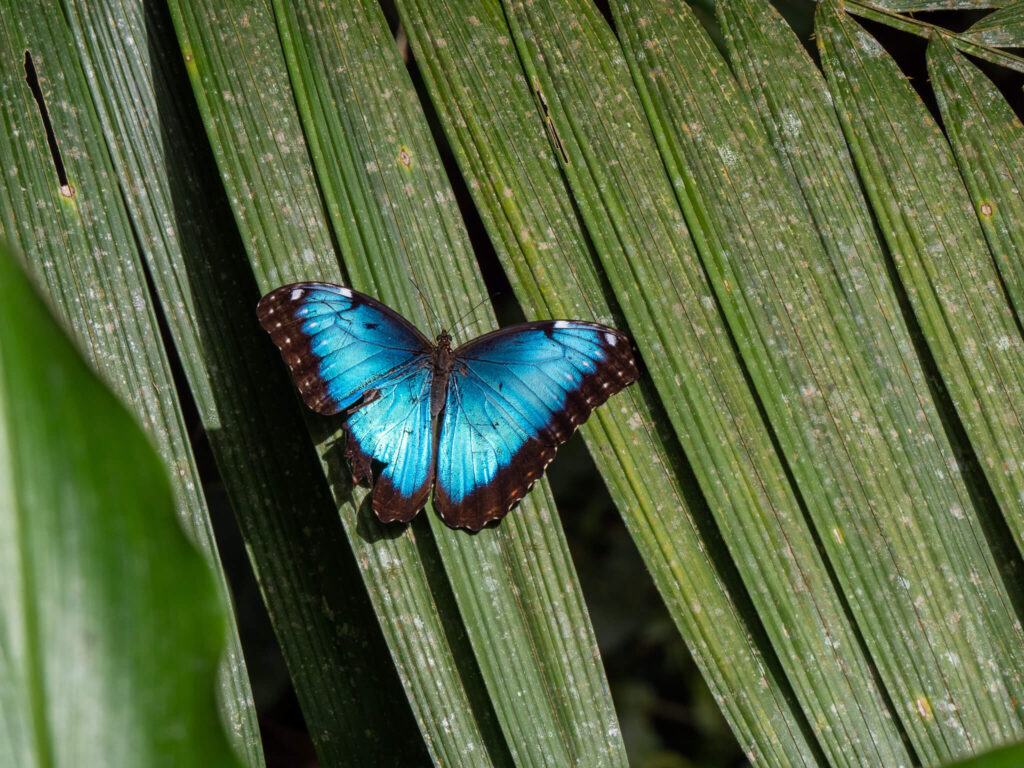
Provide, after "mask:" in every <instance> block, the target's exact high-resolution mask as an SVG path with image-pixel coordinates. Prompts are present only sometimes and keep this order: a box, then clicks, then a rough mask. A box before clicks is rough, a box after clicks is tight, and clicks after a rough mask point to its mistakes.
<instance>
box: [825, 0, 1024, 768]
mask: <svg viewBox="0 0 1024 768" xmlns="http://www.w3.org/2000/svg"><path fill="white" fill-rule="evenodd" d="M817 22H818V23H817V39H818V44H819V46H820V48H821V51H822V59H823V62H824V65H825V71H826V74H827V75H828V77H829V83H830V85H831V87H832V93H833V96H834V97H835V102H836V106H837V111H838V113H839V117H840V121H841V123H842V127H843V130H844V133H845V134H846V139H847V141H848V143H849V145H850V148H851V150H852V153H853V156H854V160H855V162H856V164H857V168H858V170H859V172H860V177H861V179H862V180H863V183H864V187H865V189H866V191H867V195H868V199H869V200H870V202H871V206H872V209H873V211H874V213H875V216H876V217H877V219H878V221H879V223H880V228H881V231H882V234H883V235H884V237H885V239H886V242H887V244H888V246H889V249H890V251H891V254H892V258H893V260H894V262H895V268H896V271H897V272H898V274H899V277H900V279H901V283H902V286H903V288H904V289H905V290H906V292H907V294H908V296H909V300H910V303H911V306H912V307H913V310H914V315H915V318H916V320H917V322H918V323H919V325H920V328H921V331H922V333H923V335H924V337H925V340H926V341H927V344H928V349H929V351H930V352H931V354H932V356H933V357H934V360H935V364H936V365H937V367H938V370H939V371H940V373H941V375H942V377H943V380H944V382H945V384H946V386H947V387H948V389H949V393H950V395H951V397H952V400H953V404H954V405H955V407H956V411H957V415H958V416H959V418H960V420H961V422H962V424H963V426H964V428H965V430H966V432H967V435H968V436H969V438H970V440H971V445H972V447H973V449H974V451H975V454H976V455H977V457H978V458H979V460H980V462H981V467H982V469H983V470H984V472H985V476H986V478H987V479H988V481H989V484H990V487H991V488H992V490H993V492H994V493H995V495H996V497H997V498H998V499H999V501H1000V504H1001V505H1002V506H1003V507H1004V508H1006V509H1019V508H1020V505H1021V503H1022V501H1021V499H1022V498H1024V497H1022V496H1021V495H1020V490H1021V489H1020V483H1021V479H1022V477H1024V468H1019V467H1018V464H1019V462H1017V461H1016V460H1015V459H1014V458H1013V456H1014V453H1015V451H1016V450H1017V446H1019V445H1020V444H1021V440H1022V438H1024V435H1022V434H1021V424H1022V422H1021V419H1020V413H1021V410H1022V406H1024V401H1022V384H1024V369H1022V367H1021V365H1020V362H1019V361H1020V359H1021V355H1020V351H1021V338H1020V332H1019V328H1018V327H1017V325H1016V323H1015V320H1014V316H1013V312H1012V310H1011V309H1010V307H1009V306H1008V304H1007V303H1006V301H1005V297H1004V295H1003V294H1002V293H1001V292H999V291H998V289H995V287H996V286H998V285H999V276H998V274H997V273H996V270H995V266H994V264H993V262H992V259H991V255H990V254H989V252H988V248H987V246H986V243H985V240H984V237H983V235H982V232H981V227H980V225H979V223H978V219H977V216H976V214H975V212H974V210H973V206H972V205H971V203H970V200H969V199H968V196H967V190H966V189H965V188H964V184H963V181H962V180H961V177H960V175H959V173H958V172H957V169H956V166H955V164H954V160H953V157H952V153H951V152H950V149H949V146H948V144H947V143H946V140H945V138H944V137H943V135H942V134H941V132H940V131H939V129H938V128H937V126H936V125H935V124H934V122H933V121H932V119H931V117H930V116H929V115H928V112H927V110H926V109H925V107H924V105H923V104H922V103H921V101H920V99H919V98H918V97H917V95H916V94H915V93H914V91H913V89H912V88H911V86H910V84H909V83H908V82H907V81H906V79H905V78H904V77H903V76H902V74H901V73H900V72H899V70H898V68H897V67H896V64H895V63H894V62H893V61H892V60H891V59H890V58H889V56H888V55H887V54H886V53H885V51H884V50H883V49H882V48H881V46H880V45H879V44H878V43H877V42H876V41H875V40H874V39H873V38H871V37H869V36H868V35H867V34H866V33H865V32H864V31H863V30H862V29H861V28H860V27H859V26H858V25H857V24H856V23H855V22H854V21H852V20H851V19H849V18H848V17H846V16H845V14H844V13H842V11H841V10H840V9H839V8H838V6H837V5H836V4H834V3H831V2H827V3H825V4H823V5H822V6H820V7H819V12H818V20H817ZM895 116H898V119H896V118H895ZM965 512H966V510H964V509H957V508H952V509H951V510H950V513H949V514H947V515H946V516H943V517H938V518H935V519H934V520H933V521H932V522H931V523H930V524H928V525H927V527H922V528H920V529H919V532H917V533H916V534H915V535H917V536H919V537H920V540H921V543H922V545H924V543H925V542H927V541H928V538H929V537H930V533H931V531H932V530H933V529H934V528H935V526H936V524H939V525H941V526H942V527H943V528H946V527H955V526H956V524H955V523H954V522H953V521H954V520H957V521H959V520H960V519H961V516H963V515H964V514H965ZM986 514H991V513H990V512H988V511H986ZM967 534H968V531H966V530H965V531H964V536H963V538H962V539H961V541H960V542H959V543H957V542H956V540H955V539H950V540H949V544H950V545H951V550H950V551H949V554H948V555H946V556H941V557H937V555H938V554H939V552H940V551H941V550H935V549H934V545H928V546H929V547H930V548H931V549H932V551H933V552H934V554H932V555H929V557H933V558H935V561H934V566H933V567H934V568H935V569H936V570H937V572H938V573H940V574H941V575H942V578H943V579H944V580H946V579H948V580H950V581H949V582H948V583H949V587H947V588H946V595H945V596H944V597H942V598H941V600H940V604H939V605H936V606H935V608H934V609H928V611H927V612H926V611H925V610H921V609H919V610H921V612H920V613H919V614H918V615H919V617H920V618H919V621H921V622H922V624H923V625H924V626H925V627H926V628H927V629H926V634H925V636H926V637H927V638H928V641H929V644H930V645H931V646H932V648H933V657H934V659H935V670H936V671H941V678H940V679H936V680H935V681H934V682H933V683H930V684H928V685H927V686H925V687H922V688H921V689H920V692H919V694H918V696H919V698H918V699H917V700H916V702H917V703H916V717H914V709H915V704H914V703H913V702H911V701H905V702H903V705H902V707H901V710H902V713H903V716H904V721H905V722H906V723H907V726H908V729H909V730H910V732H911V734H912V738H914V744H915V746H916V747H917V749H918V752H919V754H920V755H921V756H922V757H923V758H924V759H926V760H935V759H942V758H947V759H948V757H952V756H956V755H960V754H964V753H965V752H966V751H968V750H969V749H977V748H978V747H979V746H980V745H991V744H995V743H998V742H1000V741H1005V740H1007V739H1011V738H1019V737H1020V732H1021V730H1022V723H1021V718H1020V716H1021V712H1020V704H1019V703H1018V702H1020V701H1021V684H1022V679H1021V669H1022V667H1021V665H1022V662H1024V659H1022V658H1021V652H1020V648H1021V647H1022V646H1021V637H1020V627H1019V623H1018V622H1016V620H1015V619H1014V615H1013V610H1012V607H1011V604H1010V601H1009V599H1008V596H1007V595H1005V594H1001V592H1002V590H1000V589H998V588H997V589H996V591H993V590H992V589H991V588H977V587H975V585H976V584H977V581H976V578H977V576H978V574H979V573H984V572H987V573H992V574H993V575H994V574H996V573H997V570H996V568H997V566H998V559H1001V558H1002V557H1003V555H1001V554H1000V553H999V547H1000V542H999V541H998V539H996V540H995V541H993V542H991V543H989V544H988V546H993V547H994V548H995V553H994V554H995V557H996V558H998V559H997V560H995V561H993V560H990V559H989V558H984V559H977V558H978V555H971V556H970V559H971V560H974V562H975V563H976V565H975V566H974V568H973V569H971V570H969V571H968V572H967V573H962V572H961V573H959V574H957V571H959V570H960V563H961V560H960V558H961V557H963V555H964V554H965V553H966V552H969V551H970V550H969V549H965V548H966V547H968V546H972V545H971V539H972V538H973V539H974V540H975V541H976V542H977V544H975V545H973V547H978V546H984V545H985V541H984V539H983V536H984V535H985V532H984V531H983V530H977V531H976V532H975V533H973V534H971V535H967ZM995 535H998V534H995ZM952 546H956V549H952ZM986 560H988V562H987V563H986V562H985V561H986ZM954 574H957V575H954ZM906 576H907V577H911V576H912V574H906ZM931 583H932V584H937V583H938V582H937V581H933V582H931ZM995 584H996V585H997V584H998V581H997V582H995ZM913 591H914V593H915V596H916V593H917V590H913ZM929 594H935V595H936V597H938V595H939V594H940V593H929ZM922 597H923V595H922ZM960 600H966V602H965V603H964V605H963V606H962V607H961V608H956V609H954V608H953V607H952V606H953V605H954V604H955V603H954V602H951V601H960ZM918 604H920V605H922V606H926V605H927V604H928V603H927V598H924V602H921V601H918V600H917V599H916V597H915V607H917V605H918ZM950 611H956V612H957V613H958V614H959V613H960V611H967V612H968V613H969V614H970V616H971V617H972V618H971V621H972V622H977V623H976V624H975V627H974V628H973V629H968V628H967V626H966V625H963V624H961V623H959V622H958V624H957V625H955V626H951V625H950V624H949V622H948V616H949V615H950ZM915 642H919V639H915ZM887 661H888V663H890V664H892V665H893V666H894V667H895V665H896V664H897V663H898V660H897V659H892V660H886V659H882V660H880V663H882V664H885V663H886V662H887ZM883 669H884V666H883ZM894 671H895V670H894ZM911 690H912V689H911ZM908 710H909V711H908ZM946 712H949V713H951V714H953V715H954V717H955V718H956V720H954V721H952V724H951V725H949V726H947V718H946V717H944V716H943V714H942V713H946Z"/></svg>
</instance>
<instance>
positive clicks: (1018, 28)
mask: <svg viewBox="0 0 1024 768" xmlns="http://www.w3.org/2000/svg"><path fill="white" fill-rule="evenodd" d="M961 36H962V37H965V38H967V39H969V40H974V41H976V42H978V43H981V44H983V45H993V46H998V47H1000V48H1020V47H1021V46H1024V5H1022V4H1021V3H1014V4H1013V5H1008V6H1007V7H1006V8H1000V9H999V10H998V11H993V12H992V13H990V14H988V16H986V17H985V18H983V19H981V20H980V21H976V22H975V23H974V24H972V25H971V26H970V28H968V29H967V31H966V32H964V33H962V35H961Z"/></svg>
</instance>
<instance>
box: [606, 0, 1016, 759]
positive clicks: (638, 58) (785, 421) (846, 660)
mask: <svg viewBox="0 0 1024 768" xmlns="http://www.w3.org/2000/svg"><path fill="white" fill-rule="evenodd" d="M732 5H733V6H734V5H735V4H732ZM626 7H627V6H625V4H623V5H619V4H618V3H613V11H614V12H615V13H616V18H617V20H618V27H619V28H620V29H624V30H629V32H628V33H627V34H626V35H625V37H626V39H627V40H628V46H629V53H631V54H632V56H631V57H630V58H629V59H628V60H629V61H630V62H631V63H633V64H634V67H633V69H634V81H635V82H636V84H637V88H638V89H639V91H640V93H641V94H642V95H643V96H644V98H645V104H646V105H647V111H648V115H649V118H650V120H651V122H652V124H653V125H654V127H655V135H656V136H658V138H659V144H660V146H661V149H662V156H663V157H664V158H665V161H666V165H667V167H668V170H669V174H670V176H671V177H672V179H673V182H674V188H675V189H676V190H677V194H678V195H679V197H680V204H681V206H682V208H683V210H684V211H685V213H686V216H687V220H688V223H689V224H690V228H691V231H692V232H693V233H694V238H695V241H696V243H697V245H698V249H699V251H700V253H701V256H702V260H703V263H704V265H705V266H706V268H707V270H708V273H709V277H710V282H711V284H712V285H713V286H716V287H717V288H718V291H717V294H718V301H719V303H720V305H721V306H722V308H723V311H724V312H725V314H726V316H727V317H728V318H729V321H730V326H731V328H732V329H733V332H734V335H735V337H736V340H737V344H738V346H739V348H740V350H741V352H742V354H743V357H744V361H745V362H746V364H747V367H748V370H749V371H750V375H751V378H752V380H753V382H754V384H755V386H756V388H757V391H758V394H759V395H760V399H761V402H762V404H763V405H764V408H765V411H766V413H767V415H768V417H769V419H770V421H771V423H772V425H773V427H774V433H775V435H776V436H777V438H778V441H779V444H780V446H781V447H782V449H783V451H784V453H785V454H786V455H787V457H789V465H790V467H791V469H792V472H793V476H794V479H795V480H796V483H797V485H798V487H799V489H800V491H801V495H802V498H803V500H804V502H805V503H806V505H807V508H808V510H809V513H810V517H811V519H812V521H813V524H814V527H815V533H812V532H811V531H809V530H807V528H805V527H804V526H803V524H802V520H801V519H800V518H799V517H796V518H792V519H782V520H779V521H778V522H776V523H775V526H774V528H775V530H774V531H773V533H772V535H773V536H774V537H775V540H776V543H775V545H774V546H773V547H772V548H771V549H769V550H768V552H777V553H778V555H777V556H776V557H778V560H777V561H776V562H775V563H774V565H773V566H768V567H767V570H768V573H767V574H762V573H759V572H758V571H756V570H754V569H749V570H748V571H746V572H745V573H744V576H745V578H746V581H747V584H748V587H749V589H750V590H751V592H752V593H754V594H755V598H754V599H755V601H756V602H758V604H759V608H760V613H761V615H762V617H763V619H764V621H765V625H766V628H767V630H768V632H769V634H770V635H771V637H772V640H773V642H774V644H775V646H776V648H777V649H778V650H779V653H780V656H781V657H782V658H783V663H784V664H785V665H786V668H787V672H788V673H789V677H790V680H791V681H792V683H793V686H794V689H795V690H796V692H797V695H798V696H800V698H801V701H802V703H803V704H804V707H805V708H806V709H807V710H808V711H812V712H818V711H844V712H846V713H847V714H846V715H845V716H844V717H843V727H842V728H841V729H840V728H832V727H831V726H832V725H833V724H832V723H824V724H823V725H825V727H824V728H823V729H822V730H821V732H820V734H819V741H820V742H821V745H822V748H823V749H824V750H825V752H826V754H827V755H828V756H829V759H830V763H831V764H834V765H848V764H854V765H857V764H886V765H888V764H900V763H907V762H909V761H910V756H909V754H908V752H907V750H906V748H905V746H904V744H903V741H902V734H901V732H900V730H899V728H898V724H897V723H895V722H894V721H893V718H892V713H891V712H890V711H889V705H888V703H887V702H886V701H885V699H884V697H883V695H882V694H881V693H880V692H877V691H874V690H873V686H871V684H870V680H871V679H872V677H873V675H874V674H875V670H874V669H873V663H872V662H873V660H872V659H871V658H870V657H868V656H866V655H865V654H864V652H863V650H862V649H861V648H860V647H859V644H858V642H857V640H856V639H855V638H856V636H857V629H856V628H855V627H854V626H852V625H851V623H850V622H849V619H848V618H847V616H846V611H845V605H844V601H849V604H850V608H851V609H852V615H853V618H854V619H855V620H857V622H858V623H859V624H860V625H861V627H867V626H870V627H872V628H873V631H872V632H870V633H868V632H864V635H865V644H866V646H867V649H868V650H870V651H872V653H873V656H874V658H875V659H877V658H878V657H879V656H881V657H885V656H889V657H892V658H894V659H902V658H905V657H906V656H907V655H908V654H911V655H913V654H914V651H915V646H913V645H911V644H909V643H908V642H907V641H906V640H905V639H903V638H902V636H901V635H902V630H903V627H904V626H906V624H907V623H908V622H912V621H914V620H915V619H917V618H918V617H920V616H925V615H928V612H929V611H930V612H931V613H932V615H934V616H936V617H938V616H941V615H942V612H943V611H945V610H946V609H947V606H948V604H949V603H948V600H947V595H945V594H943V581H942V580H941V579H936V580H935V581H937V582H938V584H933V583H931V579H929V578H928V577H927V575H928V574H929V573H930V571H929V568H928V566H929V565H931V563H932V562H933V560H932V558H933V557H938V558H940V559H943V560H954V561H955V562H956V563H958V564H960V563H962V562H963V558H964V557H965V556H966V555H965V553H967V552H971V548H970V546H969V543H970V540H971V537H972V536H973V535H974V528H973V527H972V526H977V520H975V519H973V510H971V502H970V498H969V496H968V493H967V489H966V487H965V485H964V483H963V480H962V479H961V478H960V477H959V475H958V474H946V473H943V474H941V475H936V473H935V472H934V471H933V470H932V467H935V466H947V465H950V464H953V463H954V462H955V458H954V453H953V450H952V448H951V447H950V445H949V444H948V442H947V441H946V440H945V436H944V434H943V433H942V428H941V422H940V420H939V419H938V417H937V414H936V413H935V409H934V406H933V405H932V404H931V403H928V402H927V401H924V400H923V398H921V396H920V392H919V391H918V386H919V382H920V381H922V380H923V374H922V372H921V369H920V365H919V363H918V362H917V361H916V360H915V359H913V356H912V355H911V356H907V355H904V354H902V350H903V349H905V348H911V347H912V345H911V341H910V337H909V334H908V332H907V330H906V328H905V326H903V325H902V324H901V323H900V322H899V318H900V311H899V306H898V303H897V299H896V296H895V295H894V292H893V291H892V288H891V286H889V285H888V283H887V281H886V280H885V274H886V273H885V266H884V262H883V261H882V258H881V254H880V253H875V254H874V255H873V258H869V259H865V261H864V262H863V263H862V264H857V263H856V262H852V263H851V260H850V258H849V254H848V253H843V252H842V250H841V249H840V248H839V247H838V246H836V247H833V248H832V249H831V252H829V250H826V248H824V247H823V243H822V241H821V239H820V238H819V235H818V233H817V231H816V228H815V226H814V221H813V219H812V218H811V216H810V215H809V212H808V210H807V208H806V206H805V204H804V201H803V199H802V197H801V195H800V192H799V191H798V188H797V186H796V185H795V184H794V183H793V180H792V177H791V176H790V175H789V174H788V173H787V168H786V167H785V166H783V165H782V164H780V162H779V158H778V156H777V155H776V153H775V151H774V149H773V147H772V143H771V142H770V140H769V137H768V135H767V134H766V132H765V131H764V128H763V127H762V126H761V124H760V123H759V121H758V119H757V116H756V114H755V112H754V110H753V109H752V108H751V106H750V104H749V102H748V100H747V97H746V94H745V93H744V92H743V91H742V90H741V89H740V88H739V87H738V84H737V83H736V81H735V80H734V78H733V77H732V75H731V72H730V69H729V67H728V66H727V65H726V63H725V61H724V60H723V59H722V58H721V56H720V54H719V53H718V51H717V50H716V49H715V48H714V46H713V45H712V43H711V40H710V39H709V38H708V37H707V35H706V34H704V33H703V30H702V28H701V27H700V26H699V25H698V24H697V22H696V20H695V19H694V18H693V17H692V16H691V15H689V14H687V13H685V12H671V11H670V9H669V8H668V7H666V5H665V4H664V3H661V2H643V1H641V2H630V3H629V5H628V10H625V9H626ZM619 9H623V10H621V11H620V10H619ZM731 21H733V22H734V23H735V24H736V25H737V26H740V27H747V28H750V29H754V30H755V34H756V33H757V31H758V30H760V24H759V23H758V22H755V21H753V20H752V19H751V18H750V17H749V15H748V16H747V17H746V18H743V19H740V18H739V17H738V16H735V15H734V16H733V17H732V18H731ZM734 34H735V33H734ZM744 55H752V51H750V49H749V48H747V47H744ZM758 56H759V58H762V59H763V56H764V54H763V53H762V54H758ZM634 62H635V63H634ZM791 71H792V70H791V69H789V68H784V69H778V70H776V77H775V81H776V83H775V85H776V87H778V88H779V89H782V90H787V91H790V92H794V93H799V94H801V95H802V96H806V94H807V89H806V88H803V89H801V88H800V86H801V85H802V84H801V83H799V82H795V83H787V82H785V77H786V75H787V74H788V73H789V72H791ZM794 79H796V78H794ZM794 89H796V90H794ZM804 144H805V145H810V147H813V136H812V135H806V136H805V137H804ZM810 147H807V148H805V151H813V149H812V148H810ZM865 274H870V275H872V276H873V277H872V278H871V279H865V278H864V275H865ZM726 286H728V287H726ZM908 358H909V359H908ZM922 411H924V412H926V413H927V412H929V411H930V416H931V419H930V422H926V423H925V424H924V425H923V428H922V425H921V424H920V414H921V413H922ZM929 426H930V428H929ZM893 504H896V505H898V506H899V507H900V508H902V509H904V510H905V511H904V513H903V515H902V517H901V518H900V519H895V518H893V517H891V516H889V515H886V514H884V513H882V510H886V509H887V508H889V507H890V506H891V505H893ZM949 508H954V509H966V510H967V513H966V514H965V515H963V518H964V523H962V524H960V525H959V530H958V527H957V526H950V527H951V528H953V530H951V531H942V532H941V535H934V536H933V537H932V540H931V541H929V542H928V543H929V548H928V549H923V548H922V547H921V534H920V533H918V531H921V530H924V531H931V530H934V528H935V526H934V512H935V511H937V510H946V509H949ZM740 514H741V515H742V513H740ZM719 525H720V527H721V528H722V530H723V535H724V536H725V538H726V541H727V543H729V544H730V547H731V548H732V551H733V556H734V559H735V560H736V561H737V562H738V563H741V564H742V563H746V562H751V561H754V562H758V564H759V565H761V564H764V563H765V561H766V559H767V556H766V554H765V552H764V551H756V550H751V549H749V548H748V547H746V546H744V542H745V541H750V540H753V535H752V531H756V530H757V529H758V528H759V527H762V526H763V525H764V523H763V522H761V521H760V520H758V519H756V518H753V517H751V518H747V517H745V516H740V517H739V518H738V519H737V515H736V514H734V513H732V514H730V515H723V516H722V519H720V522H719ZM744 527H746V528H748V529H749V531H746V532H745V531H743V530H742V529H743V528H744ZM815 534H816V535H815ZM965 538H966V539H967V540H968V546H963V547H962V548H961V549H959V550H954V551H953V552H949V551H946V550H945V549H944V543H945V542H946V541H958V540H962V539H965ZM818 540H820V541H821V543H822V545H823V546H824V549H825V551H826V553H827V554H828V557H829V561H830V567H831V568H832V569H834V571H835V574H836V576H837V577H838V583H839V586H840V587H841V588H842V595H839V594H836V592H835V587H834V586H833V585H832V584H831V583H830V575H829V572H828V570H827V568H826V566H825V564H824V563H822V562H821V560H820V558H819V556H818ZM787 548H788V549H789V550H790V551H787ZM886 550H887V551H888V557H886V558H883V559H881V560H879V559H878V558H877V553H878V552H879V551H886ZM987 556H988V552H987V549H984V548H982V549H980V550H979V551H977V552H976V553H972V554H971V555H970V556H969V557H970V560H971V561H970V563H969V564H968V563H963V567H962V569H961V573H960V576H961V578H962V579H963V581H964V582H965V583H969V580H970V577H971V574H972V573H973V571H974V570H975V569H976V568H981V569H983V570H984V569H986V568H987V567H988V566H989V561H988V559H987ZM787 557H795V559H796V560H797V562H799V563H800V564H801V570H800V571H799V572H794V573H791V572H790V568H789V566H788V564H787V562H786V560H785V558H787ZM769 562H770V561H769ZM741 567H742V566H741ZM908 575H909V576H908ZM900 578H904V579H908V578H909V582H908V587H909V588H908V591H907V592H906V593H905V594H902V595H891V596H890V599H889V600H888V601H887V604H886V605H885V606H884V607H883V606H880V605H878V604H877V603H876V602H875V601H874V600H873V599H870V598H867V599H866V598H865V597H862V596H867V595H872V594H877V593H878V591H879V589H881V588H884V585H885V584H887V583H896V582H897V581H898V580H899V579H900ZM759 584H760V585H763V586H761V590H762V593H763V597H761V598H760V600H759V598H758V596H757V592H756V591H755V590H757V588H758V585H759ZM808 584H811V585H813V586H811V587H808V586H807V585H808ZM993 588H994V589H998V587H997V586H996V585H989V586H988V587H987V589H993ZM920 594H934V595H936V597H935V599H934V600H932V601H929V603H922V601H920V600H917V599H915V598H916V597H917V596H918V595H920ZM794 598H798V599H797V600H795V599H794ZM797 617H799V618H797ZM862 631H863V630H862ZM808 658H814V659H815V661H814V663H813V664H807V659H808ZM919 661H921V662H923V664H919V665H915V666H922V667H924V668H927V667H928V666H931V664H932V662H931V658H930V656H928V655H923V658H922V659H920V660H919ZM882 675H883V679H887V680H891V679H892V678H893V677H894V676H896V675H895V670H894V669H884V670H883V672H882ZM936 677H938V676H936ZM940 686H941V682H940ZM897 700H898V701H902V700H904V699H903V698H897ZM869 745H870V746H869ZM873 751H874V752H873Z"/></svg>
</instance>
